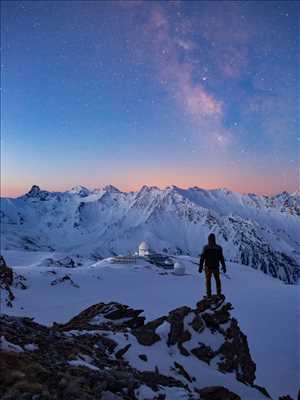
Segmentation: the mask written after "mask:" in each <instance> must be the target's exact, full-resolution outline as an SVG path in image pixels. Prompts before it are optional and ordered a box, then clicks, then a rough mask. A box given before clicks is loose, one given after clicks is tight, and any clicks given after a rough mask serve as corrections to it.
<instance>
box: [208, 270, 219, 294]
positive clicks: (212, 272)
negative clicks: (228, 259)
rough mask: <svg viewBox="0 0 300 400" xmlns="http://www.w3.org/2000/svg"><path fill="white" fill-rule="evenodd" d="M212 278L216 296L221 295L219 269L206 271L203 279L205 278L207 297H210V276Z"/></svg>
mask: <svg viewBox="0 0 300 400" xmlns="http://www.w3.org/2000/svg"><path fill="white" fill-rule="evenodd" d="M212 275H213V276H214V278H215V281H216V287H217V295H220V294H221V280H220V271H219V269H208V268H207V269H206V270H205V277H206V291H207V296H211V276H212Z"/></svg>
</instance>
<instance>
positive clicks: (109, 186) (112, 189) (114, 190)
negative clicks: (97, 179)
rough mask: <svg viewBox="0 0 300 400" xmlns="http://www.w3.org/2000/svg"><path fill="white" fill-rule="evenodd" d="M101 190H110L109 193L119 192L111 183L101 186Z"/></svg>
mask: <svg viewBox="0 0 300 400" xmlns="http://www.w3.org/2000/svg"><path fill="white" fill-rule="evenodd" d="M103 190H104V191H105V192H110V193H120V190H119V189H118V188H117V187H115V186H113V185H105V186H104V187H103Z"/></svg>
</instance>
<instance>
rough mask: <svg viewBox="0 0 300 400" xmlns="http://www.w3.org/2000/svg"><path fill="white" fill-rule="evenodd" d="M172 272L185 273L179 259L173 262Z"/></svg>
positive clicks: (176, 273)
mask: <svg viewBox="0 0 300 400" xmlns="http://www.w3.org/2000/svg"><path fill="white" fill-rule="evenodd" d="M174 274H175V275H184V274H185V266H184V265H183V264H182V263H181V262H179V261H176V263H175V264H174Z"/></svg>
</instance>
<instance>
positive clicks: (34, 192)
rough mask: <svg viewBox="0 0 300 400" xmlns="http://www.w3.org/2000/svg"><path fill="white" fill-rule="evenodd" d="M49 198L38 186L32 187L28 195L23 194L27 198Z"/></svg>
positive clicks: (48, 194)
mask: <svg viewBox="0 0 300 400" xmlns="http://www.w3.org/2000/svg"><path fill="white" fill-rule="evenodd" d="M49 196H50V193H49V192H47V191H46V190H41V188H40V187H39V186H38V185H33V186H32V187H31V189H30V190H29V192H28V193H26V194H25V197H27V198H33V199H39V200H46V199H47V198H48V197H49Z"/></svg>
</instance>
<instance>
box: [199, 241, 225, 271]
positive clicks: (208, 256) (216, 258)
mask: <svg viewBox="0 0 300 400" xmlns="http://www.w3.org/2000/svg"><path fill="white" fill-rule="evenodd" d="M219 263H221V264H222V269H223V271H224V272H226V265H225V260H224V256H223V249H222V247H221V246H218V245H217V244H216V245H214V246H209V245H206V246H204V247H203V250H202V254H201V258H200V264H199V272H202V270H203V265H204V264H205V267H206V268H207V269H213V270H215V269H218V268H219Z"/></svg>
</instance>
